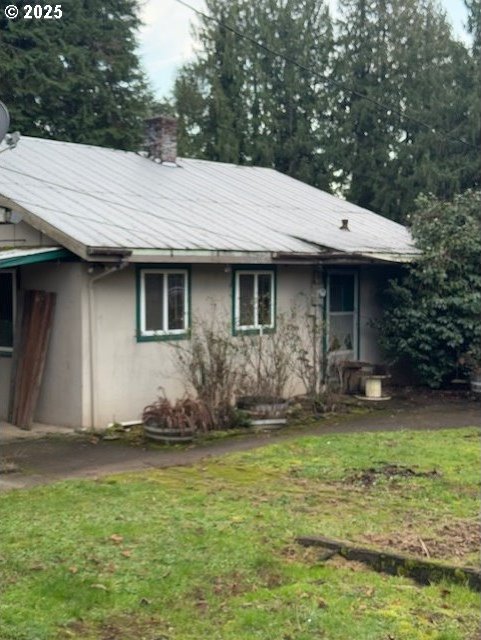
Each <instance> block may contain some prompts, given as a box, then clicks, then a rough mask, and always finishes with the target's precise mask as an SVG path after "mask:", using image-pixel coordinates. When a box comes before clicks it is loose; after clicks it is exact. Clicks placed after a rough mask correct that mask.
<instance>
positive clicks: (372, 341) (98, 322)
mask: <svg viewBox="0 0 481 640" xmlns="http://www.w3.org/2000/svg"><path fill="white" fill-rule="evenodd" d="M19 271H20V278H19V281H20V283H21V287H22V288H24V289H27V288H38V289H44V290H47V291H56V292H57V308H56V313H55V321H54V327H53V331H52V336H51V343H50V348H49V352H48V357H47V363H46V368H45V373H44V380H43V384H42V387H41V391H40V398H39V404H38V408H37V413H36V416H35V419H36V420H37V421H39V422H45V423H52V424H62V425H69V426H74V427H82V426H83V427H90V426H91V425H92V404H91V396H90V389H91V372H92V369H93V382H94V388H95V398H94V413H95V415H94V425H95V427H98V428H102V427H105V426H106V425H107V424H108V423H110V422H112V421H120V422H122V421H127V420H134V419H138V418H139V417H140V415H141V412H142V409H143V407H145V406H146V405H147V404H148V403H149V402H151V401H152V400H154V399H155V398H156V396H157V395H158V393H159V387H160V386H162V387H163V388H164V389H165V391H166V393H167V395H168V396H170V397H178V396H181V395H183V394H184V392H185V386H184V384H183V382H182V380H181V378H180V374H179V372H178V370H177V368H176V366H175V358H174V357H173V349H172V347H171V343H169V342H138V341H137V338H136V331H137V323H136V271H135V267H134V266H129V267H127V268H125V269H124V270H122V271H119V272H117V273H114V274H111V275H107V276H106V277H105V278H102V279H100V280H98V281H97V282H95V283H94V284H93V285H92V291H93V312H94V313H93V335H94V337H95V343H94V344H95V346H94V349H93V361H92V360H91V352H92V351H91V345H90V326H89V284H88V283H89V280H90V279H91V277H92V274H89V273H88V265H86V264H83V263H80V262H79V263H59V264H56V263H45V264H37V265H29V266H25V267H22V268H21V269H20V270H19ZM96 273H99V271H98V270H97V271H96ZM386 280H387V275H386V270H385V269H384V268H382V267H376V266H372V267H361V268H360V269H359V284H360V305H361V310H360V325H359V335H360V358H361V359H362V360H367V361H369V362H380V361H381V354H380V351H379V348H378V344H377V334H376V331H375V330H374V328H373V327H371V325H370V321H371V320H372V319H373V318H376V317H378V316H379V314H380V311H381V309H380V305H379V295H378V294H379V291H380V290H382V289H383V288H384V287H385V283H386ZM312 282H313V268H312V267H310V266H296V265H289V266H285V265H284V266H277V313H278V314H279V313H285V314H287V315H288V314H290V312H291V311H292V309H293V308H297V311H298V313H299V315H300V316H302V315H303V314H305V312H306V309H308V308H309V304H310V301H311V294H312ZM191 310H192V317H193V319H194V326H195V320H196V319H199V318H209V317H211V316H212V314H213V313H215V314H216V315H217V317H218V318H220V321H221V322H223V323H225V324H226V325H228V326H229V327H230V326H231V320H232V318H231V314H232V271H231V269H230V267H228V266H227V267H226V266H224V265H193V266H192V268H191ZM310 310H311V311H312V308H311V309H310ZM174 344H175V343H174ZM91 362H93V367H92V368H91V366H90V363H91ZM10 364H11V362H10V360H9V359H8V358H0V416H2V417H5V414H6V411H7V403H8V390H9V375H8V374H9V368H10ZM302 391H303V387H302V386H301V385H300V384H298V385H297V386H296V387H295V388H294V392H296V393H301V392H302Z"/></svg>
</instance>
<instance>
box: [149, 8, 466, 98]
mask: <svg viewBox="0 0 481 640" xmlns="http://www.w3.org/2000/svg"><path fill="white" fill-rule="evenodd" d="M329 1H330V4H331V5H332V6H333V7H334V6H335V0H329ZM188 2H189V4H191V5H192V6H193V7H196V8H198V9H203V8H204V0H188ZM440 4H441V5H442V6H443V7H444V8H445V10H446V12H447V14H448V16H449V18H450V20H451V23H452V25H453V28H454V32H455V34H456V35H457V36H459V37H460V38H465V37H466V33H465V31H464V24H465V22H466V9H465V6H464V3H463V0H440ZM141 17H142V20H143V23H144V25H143V27H142V28H141V30H140V33H139V52H140V58H141V61H142V63H143V66H144V69H145V71H146V72H147V77H148V79H149V80H150V84H151V86H152V88H153V90H154V93H155V95H156V97H157V98H162V97H164V96H166V97H168V96H169V95H170V93H171V91H172V88H173V84H174V78H175V74H176V71H177V69H178V68H179V67H180V66H182V64H184V63H185V62H187V61H188V60H190V59H191V58H192V57H193V55H194V51H195V42H194V38H193V37H192V34H191V26H190V25H191V23H192V22H193V21H195V19H196V15H195V13H194V12H193V11H191V10H190V9H187V7H184V6H182V5H180V4H179V3H178V2H177V1H176V0H141Z"/></svg>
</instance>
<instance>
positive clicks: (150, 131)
mask: <svg viewBox="0 0 481 640" xmlns="http://www.w3.org/2000/svg"><path fill="white" fill-rule="evenodd" d="M146 125H147V130H146V145H145V146H146V148H147V154H148V157H149V158H151V159H152V160H155V161H157V162H161V163H162V164H175V161H176V159H177V119H176V118H173V117H172V116H154V117H152V118H148V119H147V120H146Z"/></svg>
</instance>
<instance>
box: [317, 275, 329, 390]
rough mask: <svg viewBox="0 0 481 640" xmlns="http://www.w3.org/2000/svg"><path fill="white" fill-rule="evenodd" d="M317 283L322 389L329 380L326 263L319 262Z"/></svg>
mask: <svg viewBox="0 0 481 640" xmlns="http://www.w3.org/2000/svg"><path fill="white" fill-rule="evenodd" d="M316 280H317V282H316V285H317V292H318V295H319V298H318V305H319V316H320V318H319V321H320V322H319V324H320V326H321V335H320V340H319V342H320V345H319V347H320V348H319V351H320V358H319V368H320V374H321V375H320V383H321V389H320V390H322V389H324V388H325V385H326V381H327V309H326V306H327V304H326V303H327V282H326V272H325V269H324V265H322V264H318V265H317V267H316Z"/></svg>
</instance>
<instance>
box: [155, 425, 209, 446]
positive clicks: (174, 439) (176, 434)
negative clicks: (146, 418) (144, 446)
mask: <svg viewBox="0 0 481 640" xmlns="http://www.w3.org/2000/svg"><path fill="white" fill-rule="evenodd" d="M144 433H145V435H146V437H147V438H149V440H156V441H157V442H164V443H165V444H176V443H182V442H192V440H193V439H194V438H195V435H196V432H195V430H194V429H183V430H180V429H165V428H164V427H160V426H159V425H158V424H153V423H150V424H144Z"/></svg>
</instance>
